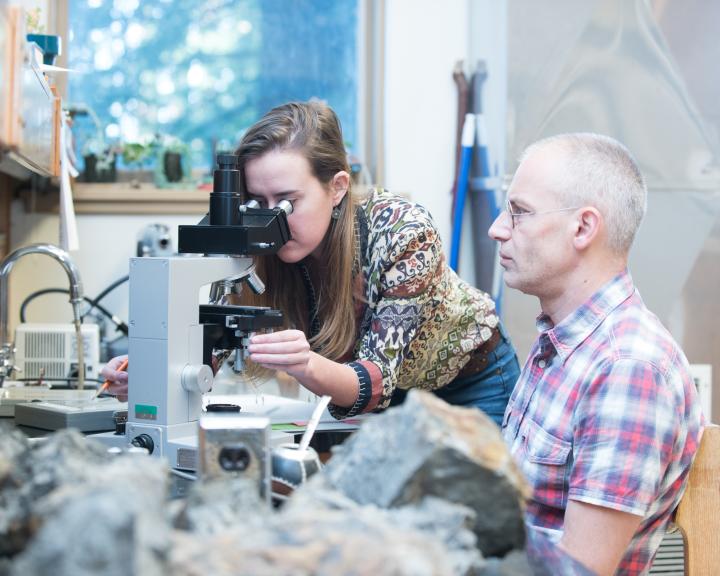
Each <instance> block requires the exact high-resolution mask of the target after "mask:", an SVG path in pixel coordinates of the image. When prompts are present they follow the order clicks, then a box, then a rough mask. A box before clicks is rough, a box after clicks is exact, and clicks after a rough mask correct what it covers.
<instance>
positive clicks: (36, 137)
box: [0, 5, 61, 180]
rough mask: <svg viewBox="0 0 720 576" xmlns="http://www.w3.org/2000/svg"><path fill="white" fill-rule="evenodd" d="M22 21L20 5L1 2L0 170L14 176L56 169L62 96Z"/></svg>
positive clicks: (45, 173) (50, 173)
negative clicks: (43, 70)
mask: <svg viewBox="0 0 720 576" xmlns="http://www.w3.org/2000/svg"><path fill="white" fill-rule="evenodd" d="M24 19H25V15H24V12H23V10H22V8H21V7H18V6H5V5H2V6H0V172H3V173H5V174H8V175H10V176H12V177H13V178H15V179H18V180H26V179H28V178H29V177H30V176H31V175H32V174H33V173H36V174H40V175H42V176H58V175H59V173H60V165H59V134H60V133H59V127H60V119H61V110H60V99H59V98H58V97H57V96H56V94H55V93H54V91H53V88H52V87H51V86H50V85H49V83H48V79H47V77H46V76H45V74H43V72H42V70H41V67H40V62H41V60H42V53H41V52H40V50H39V48H38V46H37V45H35V44H34V43H29V42H27V41H26V39H25V26H24Z"/></svg>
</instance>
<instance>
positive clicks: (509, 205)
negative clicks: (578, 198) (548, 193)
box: [505, 198, 580, 228]
mask: <svg viewBox="0 0 720 576" xmlns="http://www.w3.org/2000/svg"><path fill="white" fill-rule="evenodd" d="M578 208H580V206H572V207H569V208H555V209H554V210H540V211H536V212H527V211H521V212H516V211H515V210H517V208H516V209H515V210H513V205H512V202H510V199H509V198H508V199H507V200H505V210H506V211H507V213H508V214H509V215H510V223H511V224H512V227H513V228H515V219H516V218H520V217H521V216H541V215H543V214H554V213H555V212H569V211H570V210H577V209H578Z"/></svg>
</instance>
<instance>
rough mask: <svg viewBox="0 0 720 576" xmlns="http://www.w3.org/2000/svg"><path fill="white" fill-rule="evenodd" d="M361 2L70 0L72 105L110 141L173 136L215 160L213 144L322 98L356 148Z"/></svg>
mask: <svg viewBox="0 0 720 576" xmlns="http://www.w3.org/2000/svg"><path fill="white" fill-rule="evenodd" d="M358 1H359V0H205V1H198V0H155V1H153V2H140V0H70V2H69V9H70V18H69V21H70V37H69V48H68V58H69V65H70V68H72V69H74V70H75V71H76V73H72V74H70V75H69V94H68V96H69V101H70V103H71V105H73V104H75V105H77V104H79V103H83V104H86V105H88V106H89V107H90V108H91V109H92V110H93V111H94V112H95V113H96V114H97V117H98V120H99V123H100V126H101V131H100V133H101V135H102V137H103V138H104V141H105V142H104V145H107V144H110V143H114V142H121V141H122V142H143V143H144V142H148V141H149V140H151V139H152V138H153V137H154V135H156V134H158V135H160V136H162V137H168V136H172V137H175V138H178V139H180V140H181V141H182V142H184V143H185V144H187V145H189V146H190V148H191V151H192V158H193V164H194V165H195V166H198V167H200V166H202V167H209V166H210V163H211V151H212V146H213V141H219V142H220V146H221V147H224V148H226V149H227V147H228V146H229V147H234V146H235V145H236V144H237V143H238V141H239V140H240V137H241V135H242V133H243V131H244V130H245V129H247V128H248V126H249V125H250V124H252V123H253V122H254V121H255V120H257V119H258V118H259V117H260V116H261V115H262V114H263V113H264V112H266V111H267V110H268V109H270V108H271V107H273V106H275V105H278V104H281V103H283V102H286V101H288V100H308V99H310V98H319V99H322V100H325V101H327V102H328V104H330V105H331V106H332V107H333V108H334V109H335V111H336V112H337V113H338V115H339V116H340V119H341V122H342V124H343V131H344V134H345V139H346V141H347V142H348V146H349V148H351V149H352V148H353V147H357V125H358V122H357V116H356V110H357V83H358V79H357V30H358ZM80 131H81V132H82V129H81V130H80ZM76 137H77V138H78V140H80V145H82V140H83V139H85V145H86V146H87V140H88V139H89V138H91V139H92V140H97V139H98V137H99V135H98V134H93V130H92V129H91V128H90V127H89V123H88V125H87V126H86V127H85V134H77V135H76ZM95 145H97V143H95Z"/></svg>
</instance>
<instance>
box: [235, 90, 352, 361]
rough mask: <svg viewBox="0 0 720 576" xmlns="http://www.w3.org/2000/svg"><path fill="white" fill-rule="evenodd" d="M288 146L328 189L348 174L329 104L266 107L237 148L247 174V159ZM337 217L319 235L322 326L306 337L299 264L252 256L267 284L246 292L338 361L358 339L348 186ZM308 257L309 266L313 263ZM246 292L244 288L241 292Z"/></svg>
mask: <svg viewBox="0 0 720 576" xmlns="http://www.w3.org/2000/svg"><path fill="white" fill-rule="evenodd" d="M277 150H291V151H294V152H299V153H301V154H302V155H303V156H304V157H305V158H307V160H308V162H309V163H310V168H311V170H312V173H313V175H314V176H315V177H316V178H317V179H318V180H319V181H320V182H321V183H322V184H323V185H324V186H325V187H326V188H327V193H328V194H331V193H332V190H331V189H330V186H331V183H332V180H333V178H334V177H335V175H336V174H337V173H338V172H341V171H345V172H347V173H348V174H350V169H349V166H348V162H347V155H346V152H345V146H344V143H343V138H342V131H341V128H340V122H339V120H338V118H337V116H336V115H335V113H334V112H333V111H332V109H331V108H330V107H328V106H326V105H324V104H322V103H320V102H290V103H288V104H284V105H282V106H278V107H277V108H273V109H272V110H270V111H269V112H268V113H267V114H265V116H263V117H262V118H261V119H260V120H259V121H258V122H257V123H256V124H254V125H253V126H252V127H251V128H250V129H249V130H248V132H247V133H246V134H245V136H244V137H243V139H242V141H241V142H240V145H239V147H238V149H237V151H236V154H237V155H238V157H239V162H240V170H241V173H242V178H243V180H244V179H245V169H244V168H245V164H247V162H248V161H249V160H252V159H253V158H258V157H260V156H262V155H264V154H266V153H267V152H270V151H277ZM338 208H339V209H340V216H339V218H337V219H333V220H331V223H330V228H329V229H328V233H327V235H326V237H325V239H324V240H323V245H322V246H323V251H324V254H323V258H321V259H320V260H321V262H322V267H321V268H317V270H318V272H319V274H318V273H316V274H315V275H314V277H315V278H318V277H319V279H320V280H319V286H314V289H315V293H316V298H317V305H318V314H319V318H320V330H319V332H318V333H317V334H315V335H314V336H312V337H310V322H309V314H310V311H309V310H308V305H309V303H308V298H307V295H306V288H305V284H304V282H303V278H302V274H301V272H300V269H299V267H298V266H297V265H295V264H287V263H285V262H282V261H281V260H280V259H279V258H278V257H277V256H274V255H273V256H263V257H259V258H257V259H256V268H257V271H258V274H259V275H260V278H262V279H263V281H264V282H265V284H266V286H267V289H266V291H265V293H264V294H262V295H260V296H252V297H248V296H249V295H247V296H246V294H243V301H244V302H248V303H249V301H250V300H252V303H253V304H258V305H263V306H270V307H272V308H276V309H279V310H281V311H282V312H283V313H284V314H285V317H286V322H287V325H288V326H292V327H295V328H298V329H300V330H303V331H304V332H305V334H306V335H308V337H309V342H310V346H311V348H312V349H313V350H314V351H316V352H320V353H322V355H323V356H324V357H325V358H328V359H330V360H334V361H338V360H341V359H342V358H343V357H344V356H345V355H346V354H347V353H348V352H349V351H351V350H352V348H353V346H354V343H355V338H356V320H355V311H354V310H355V308H354V299H353V266H357V264H356V261H357V259H358V258H359V255H358V254H357V251H358V248H357V246H356V242H355V223H354V221H355V218H354V216H355V215H354V212H355V200H354V197H353V194H352V186H349V188H348V191H347V194H346V195H345V198H344V199H343V201H342V202H341V203H340V204H339V205H338ZM310 260H311V259H310V258H308V259H306V263H307V265H308V267H311V266H313V265H315V263H313V262H311V261H310ZM244 292H245V293H247V292H249V291H248V290H245V291H244Z"/></svg>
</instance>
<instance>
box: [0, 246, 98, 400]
mask: <svg viewBox="0 0 720 576" xmlns="http://www.w3.org/2000/svg"><path fill="white" fill-rule="evenodd" d="M26 254H46V255H48V256H50V257H52V258H54V259H55V260H57V261H58V262H59V263H60V265H61V266H62V267H63V268H64V269H65V272H66V273H67V276H68V280H69V281H70V303H71V304H72V307H73V324H74V325H75V333H76V335H77V357H78V358H77V360H78V388H79V389H81V390H82V388H83V386H84V384H85V354H84V347H83V339H82V332H81V323H82V318H81V315H80V305H81V304H82V301H83V289H82V282H81V281H80V272H79V271H78V269H77V266H75V263H74V262H73V261H72V259H71V258H70V255H69V254H68V253H67V252H65V250H63V249H62V248H58V247H57V246H54V245H52V244H30V245H29V246H24V247H22V248H18V249H17V250H15V251H14V252H11V253H10V254H8V255H7V256H6V257H5V259H4V260H3V261H2V263H0V386H1V385H2V381H3V379H4V378H5V377H6V376H8V375H9V374H10V373H11V372H12V371H13V370H14V368H15V367H14V365H13V357H14V354H15V347H14V344H13V342H12V340H11V339H10V337H9V335H8V316H9V314H8V277H9V275H10V270H12V267H13V265H14V264H15V262H16V261H17V260H19V259H20V258H22V257H23V256H25V255H26Z"/></svg>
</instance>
